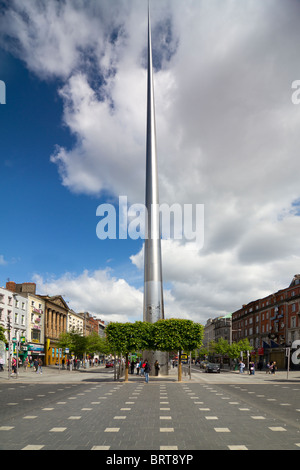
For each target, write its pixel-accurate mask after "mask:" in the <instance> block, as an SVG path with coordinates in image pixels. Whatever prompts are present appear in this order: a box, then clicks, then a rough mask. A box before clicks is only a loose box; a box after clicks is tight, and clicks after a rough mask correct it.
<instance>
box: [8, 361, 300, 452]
mask: <svg viewBox="0 0 300 470" xmlns="http://www.w3.org/2000/svg"><path fill="white" fill-rule="evenodd" d="M2 374H3V373H2ZM2 374H1V378H0V410H1V411H0V436H1V438H0V449H1V450H23V449H26V450H27V449H29V450H102V451H116V452H120V451H124V450H127V451H143V450H150V451H160V452H175V453H176V452H179V453H180V452H181V454H182V455H187V453H188V451H190V452H193V451H197V450H300V400H299V397H300V372H299V373H298V374H297V373H296V374H294V376H293V377H292V378H291V379H290V380H289V381H287V380H286V379H285V376H284V375H282V374H277V377H271V376H267V375H266V374H264V373H261V374H256V376H254V377H253V376H248V375H245V376H240V375H239V374H234V373H221V374H203V373H202V372H200V371H199V369H194V370H193V373H192V379H191V380H190V379H189V378H188V377H183V379H184V380H183V382H181V383H178V382H177V381H176V376H175V375H174V374H175V371H171V375H170V376H169V377H168V378H158V379H157V378H151V379H150V383H149V384H145V382H144V380H143V378H142V377H136V376H134V377H131V376H130V381H129V383H127V384H125V383H124V382H123V381H120V382H114V381H113V373H112V371H106V370H105V369H101V370H100V369H99V370H95V371H90V372H89V373H88V374H86V375H85V374H81V375H79V374H78V373H77V372H72V373H70V372H64V373H60V375H59V374H57V373H56V375H55V374H54V373H53V374H52V375H51V374H50V373H49V374H48V375H47V371H46V372H45V374H44V375H43V377H40V376H36V374H33V375H32V376H30V375H26V374H23V376H22V377H20V378H18V379H11V380H9V381H8V380H4V376H3V375H2ZM27 374H28V373H27ZM29 374H30V373H29ZM25 375H26V377H25ZM33 376H34V377H33ZM252 379H253V380H252Z"/></svg>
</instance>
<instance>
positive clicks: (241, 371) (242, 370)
mask: <svg viewBox="0 0 300 470" xmlns="http://www.w3.org/2000/svg"><path fill="white" fill-rule="evenodd" d="M239 368H240V374H243V373H244V369H245V364H244V363H243V361H240V364H239Z"/></svg>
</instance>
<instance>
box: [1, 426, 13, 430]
mask: <svg viewBox="0 0 300 470" xmlns="http://www.w3.org/2000/svg"><path fill="white" fill-rule="evenodd" d="M11 429H14V426H0V431H10V430H11Z"/></svg>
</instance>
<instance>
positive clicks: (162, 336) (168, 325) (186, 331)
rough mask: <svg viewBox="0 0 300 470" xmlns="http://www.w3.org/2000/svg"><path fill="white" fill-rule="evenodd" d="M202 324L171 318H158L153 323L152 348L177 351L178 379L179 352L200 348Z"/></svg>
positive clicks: (180, 368)
mask: <svg viewBox="0 0 300 470" xmlns="http://www.w3.org/2000/svg"><path fill="white" fill-rule="evenodd" d="M202 339H203V326H202V325H200V324H199V323H194V322H193V321H192V320H183V319H177V318H171V319H168V320H158V321H157V322H156V323H154V324H153V339H152V343H153V349H156V350H158V351H168V352H170V351H179V358H178V381H179V382H181V378H182V365H181V352H182V351H186V352H189V351H192V350H194V349H197V348H200V346H201V345H202Z"/></svg>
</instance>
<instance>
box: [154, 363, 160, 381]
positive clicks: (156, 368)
mask: <svg viewBox="0 0 300 470" xmlns="http://www.w3.org/2000/svg"><path fill="white" fill-rule="evenodd" d="M154 367H155V375H156V377H157V376H158V373H159V369H160V367H159V362H158V361H157V360H156V361H155V363H154Z"/></svg>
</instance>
